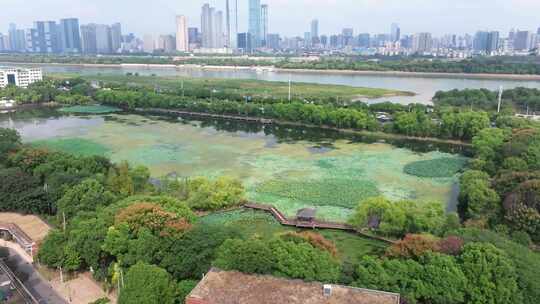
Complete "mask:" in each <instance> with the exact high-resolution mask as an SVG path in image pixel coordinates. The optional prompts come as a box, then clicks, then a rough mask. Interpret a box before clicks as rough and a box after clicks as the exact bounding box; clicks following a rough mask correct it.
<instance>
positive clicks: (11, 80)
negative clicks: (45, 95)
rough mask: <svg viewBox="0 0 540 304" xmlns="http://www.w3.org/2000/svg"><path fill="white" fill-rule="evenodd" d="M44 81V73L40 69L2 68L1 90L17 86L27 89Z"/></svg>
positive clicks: (0, 76) (0, 72) (0, 77)
mask: <svg viewBox="0 0 540 304" xmlns="http://www.w3.org/2000/svg"><path fill="white" fill-rule="evenodd" d="M42 80H43V72H42V71H41V69H40V68H27V69H25V68H12V67H4V68H3V67H0V88H5V87H7V86H8V85H15V86H18V87H21V88H26V87H28V86H29V85H30V84H32V83H34V82H38V81H42Z"/></svg>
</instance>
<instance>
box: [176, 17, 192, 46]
mask: <svg viewBox="0 0 540 304" xmlns="http://www.w3.org/2000/svg"><path fill="white" fill-rule="evenodd" d="M176 50H177V51H178V52H187V51H189V35H188V22H187V18H186V16H176Z"/></svg>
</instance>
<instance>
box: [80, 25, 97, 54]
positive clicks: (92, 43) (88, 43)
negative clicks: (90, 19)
mask: <svg viewBox="0 0 540 304" xmlns="http://www.w3.org/2000/svg"><path fill="white" fill-rule="evenodd" d="M81 44H82V51H83V53H85V54H96V53H97V41H96V27H95V24H88V25H81Z"/></svg>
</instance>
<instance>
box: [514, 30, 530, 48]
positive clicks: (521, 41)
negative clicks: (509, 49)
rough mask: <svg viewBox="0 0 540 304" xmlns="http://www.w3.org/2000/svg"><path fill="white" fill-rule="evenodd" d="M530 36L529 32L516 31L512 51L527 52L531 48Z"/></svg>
mask: <svg viewBox="0 0 540 304" xmlns="http://www.w3.org/2000/svg"><path fill="white" fill-rule="evenodd" d="M532 43H533V39H532V34H531V32H529V31H517V32H516V34H515V36H514V50H516V51H528V50H530V49H531V48H532Z"/></svg>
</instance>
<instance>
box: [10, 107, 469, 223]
mask: <svg viewBox="0 0 540 304" xmlns="http://www.w3.org/2000/svg"><path fill="white" fill-rule="evenodd" d="M0 127H10V128H14V129H16V130H18V131H19V132H20V133H21V135H22V137H23V141H24V142H25V143H32V144H35V145H37V146H42V147H46V148H49V149H57V150H62V151H66V152H71V153H75V154H83V155H92V154H97V155H106V156H108V157H110V158H111V159H112V160H113V161H115V162H119V161H122V160H127V161H129V162H130V163H131V164H133V165H145V166H147V167H149V168H150V171H151V173H152V176H154V177H161V176H165V175H168V174H170V173H176V175H177V176H178V177H181V178H182V177H195V176H208V177H216V176H221V175H227V176H232V177H236V178H239V179H240V180H242V182H243V183H244V185H245V187H246V190H247V198H248V199H249V200H251V201H254V202H258V203H266V204H273V205H275V206H276V207H277V208H278V209H280V210H281V211H282V212H284V213H285V214H286V215H287V216H294V215H295V213H296V211H297V210H298V209H301V208H305V207H316V208H317V210H318V217H319V218H321V219H326V220H333V221H340V222H344V221H346V219H347V217H348V216H349V215H350V213H351V211H352V209H353V208H354V207H355V206H356V204H357V203H358V202H359V201H361V200H362V199H365V198H367V197H371V196H377V195H383V196H385V197H387V198H389V199H392V200H403V199H411V200H419V201H439V202H441V203H442V204H445V205H446V206H448V207H447V209H448V210H455V204H456V197H457V192H458V189H457V186H456V185H457V184H456V183H457V180H458V176H457V175H456V174H453V175H448V176H444V177H438V178H426V177H418V176H414V175H410V174H407V173H405V172H404V167H405V166H406V165H408V164H412V163H417V162H422V161H430V160H438V159H444V160H445V161H448V160H450V161H452V160H463V161H465V160H466V158H465V157H464V156H462V155H461V154H458V153H457V152H463V151H462V148H460V147H456V146H449V145H442V144H432V143H427V142H411V141H405V140H396V141H393V142H388V140H387V141H381V140H378V139H376V138H369V137H366V136H362V137H360V136H352V135H349V136H345V135H341V134H339V133H337V132H333V131H328V130H310V129H298V128H288V127H283V126H262V125H258V124H249V123H237V122H229V121H218V120H203V121H199V120H186V119H183V118H179V117H171V116H146V115H145V116H142V115H136V114H126V113H114V114H94V115H73V114H68V113H62V112H60V111H56V110H50V109H47V110H44V109H34V110H26V111H20V112H17V113H12V114H2V115H0Z"/></svg>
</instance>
